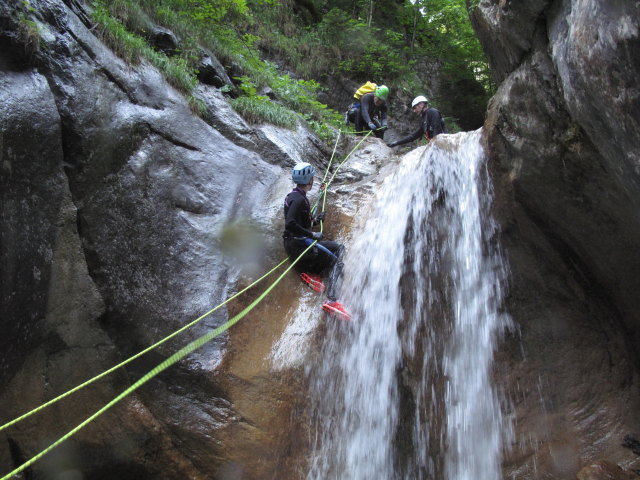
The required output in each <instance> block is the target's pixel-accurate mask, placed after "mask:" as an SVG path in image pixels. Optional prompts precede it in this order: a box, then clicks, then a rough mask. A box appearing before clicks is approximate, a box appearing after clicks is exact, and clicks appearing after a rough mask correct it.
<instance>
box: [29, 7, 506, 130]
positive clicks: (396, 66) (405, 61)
mask: <svg viewBox="0 0 640 480" xmlns="http://www.w3.org/2000/svg"><path fill="white" fill-rule="evenodd" d="M94 2H95V6H96V9H95V13H94V19H95V20H96V22H97V23H98V24H99V25H100V29H101V31H102V33H103V35H104V36H105V38H106V39H107V40H108V41H109V43H110V44H111V45H112V46H113V48H114V50H116V52H117V53H118V54H119V55H121V56H122V57H123V58H125V59H126V60H127V61H130V62H133V63H135V62H138V61H140V59H142V58H144V59H146V61H148V62H150V63H151V64H153V65H155V66H156V67H158V68H159V69H160V70H161V71H162V72H163V73H164V74H165V76H166V77H167V79H168V80H169V81H170V82H171V83H172V84H173V85H175V86H176V87H178V88H180V89H181V90H182V91H184V92H185V93H187V96H188V98H189V102H190V104H191V106H192V108H193V109H194V111H196V112H200V114H202V115H203V116H206V108H205V107H204V104H203V103H202V102H199V101H198V100H197V99H196V97H194V96H193V92H194V87H195V85H196V74H197V68H198V62H199V60H200V57H201V55H202V53H201V49H202V47H204V48H206V49H209V50H211V51H213V53H214V54H215V55H216V56H217V57H218V59H219V60H220V61H221V62H222V63H223V64H224V65H225V66H226V67H227V69H228V71H233V74H234V83H235V84H236V87H237V88H238V90H239V91H240V92H242V95H243V96H242V97H240V98H237V99H234V100H233V101H232V103H233V105H234V108H235V109H236V110H237V111H238V112H240V113H241V114H242V115H243V116H244V117H245V118H247V119H248V120H249V121H253V122H258V121H260V122H271V123H274V124H276V125H281V126H285V127H287V128H293V127H294V126H295V124H296V122H297V121H298V120H299V119H300V118H302V119H304V120H305V121H306V122H307V123H308V124H309V126H310V127H311V128H313V129H314V130H315V131H316V132H317V133H318V134H319V135H320V136H321V137H322V138H325V139H329V138H331V137H333V135H335V131H336V129H339V128H344V124H343V119H342V115H341V114H339V113H337V112H335V111H334V110H331V109H330V108H328V107H327V106H326V105H324V104H322V103H320V102H319V101H318V100H317V98H318V94H319V93H321V91H322V88H321V87H320V85H319V84H318V83H317V82H316V81H315V80H313V79H318V78H323V76H325V75H335V74H338V75H342V76H347V77H349V78H351V79H353V80H356V81H364V80H375V81H376V82H378V83H381V82H384V83H386V84H388V85H390V86H391V87H392V90H393V91H394V92H403V95H404V96H407V97H408V96H411V95H413V94H415V92H430V91H431V89H430V88H429V87H430V84H429V81H430V79H428V78H418V77H417V76H416V74H415V72H414V70H413V69H414V67H415V65H416V63H417V62H421V63H428V64H432V65H435V64H437V65H441V68H442V72H443V76H442V79H441V80H442V83H443V84H444V85H443V88H442V91H443V92H447V93H446V98H439V99H438V107H439V108H440V109H441V110H442V111H443V113H445V114H448V115H452V116H453V117H454V118H452V122H454V121H459V124H460V125H461V126H462V127H463V128H465V127H467V126H468V125H467V124H465V122H466V121H467V120H468V119H471V118H473V119H474V120H473V121H471V120H469V122H468V123H469V124H471V123H478V121H480V122H481V121H482V115H483V113H484V110H485V108H486V103H487V100H488V98H489V96H490V95H491V93H492V92H493V88H494V86H493V84H492V82H491V75H490V72H489V68H488V64H487V62H486V59H485V57H484V54H483V52H482V49H481V48H480V45H479V42H478V41H477V39H476V37H475V34H474V32H473V30H472V29H471V25H470V22H469V18H468V11H467V8H468V7H467V1H466V0H415V1H413V0H376V1H373V0H322V1H320V0H110V1H107V0H94ZM26 4H28V2H26V3H25V5H26ZM476 4H477V1H476V0H472V1H471V2H470V4H469V8H474V7H475V5H476ZM370 7H373V9H372V10H370ZM292 12H295V14H292ZM370 13H371V14H372V16H371V17H369V15H370ZM154 23H155V24H160V25H161V26H164V27H165V28H168V29H170V30H171V31H173V32H174V33H175V34H176V35H177V37H178V38H180V39H181V42H180V50H179V52H177V54H176V55H172V56H167V55H165V54H164V53H161V52H157V51H155V50H154V49H153V48H151V46H149V44H148V43H147V41H146V40H145V38H146V35H147V31H146V30H147V29H148V26H149V25H152V24H154ZM32 33H33V32H32ZM265 54H266V55H267V56H269V57H271V58H279V59H280V61H281V62H282V63H284V64H285V65H281V67H282V66H284V67H285V68H286V69H288V70H290V71H294V72H295V78H294V77H293V75H291V74H284V73H283V71H282V68H281V67H277V66H276V65H275V64H274V63H270V62H267V61H264V60H263V59H262V58H263V57H265ZM267 87H268V88H270V89H271V90H272V92H273V95H272V96H273V98H275V99H276V101H272V100H270V99H269V98H268V97H265V96H261V95H259V94H258V93H259V92H261V91H262V90H263V89H265V88H267ZM222 90H223V91H230V90H232V88H231V86H226V87H223V89H222ZM293 112H297V113H298V114H299V115H301V117H296V114H295V113H293ZM296 118H297V120H296ZM478 118H480V120H478Z"/></svg>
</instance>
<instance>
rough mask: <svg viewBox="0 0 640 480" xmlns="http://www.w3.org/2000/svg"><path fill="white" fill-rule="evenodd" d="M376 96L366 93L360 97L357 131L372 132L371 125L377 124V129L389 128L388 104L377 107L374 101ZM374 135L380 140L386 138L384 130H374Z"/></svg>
mask: <svg viewBox="0 0 640 480" xmlns="http://www.w3.org/2000/svg"><path fill="white" fill-rule="evenodd" d="M374 97H375V94H374V93H373V92H372V93H365V94H364V95H362V97H360V110H359V111H358V112H357V113H356V116H355V117H356V118H355V124H356V131H357V132H363V131H365V130H371V128H370V127H369V123H373V124H375V126H376V128H379V127H386V126H387V103H386V102H382V103H381V104H380V105H376V104H375V102H374V101H373V99H374ZM373 133H374V135H375V136H376V137H378V138H382V137H384V128H382V129H380V130H374V131H373Z"/></svg>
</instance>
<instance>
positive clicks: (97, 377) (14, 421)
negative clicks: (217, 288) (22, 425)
mask: <svg viewBox="0 0 640 480" xmlns="http://www.w3.org/2000/svg"><path fill="white" fill-rule="evenodd" d="M287 261H288V258H286V259H284V260H283V261H282V262H280V263H279V264H278V265H276V266H275V267H274V268H272V269H271V270H270V271H269V272H267V273H265V274H264V275H263V276H262V277H260V278H259V279H258V280H256V281H255V282H253V283H252V284H251V285H249V286H247V287H245V288H244V289H242V290H240V291H239V292H238V293H236V294H235V295H233V296H231V297H229V298H228V299H227V300H225V301H224V302H222V303H221V304H220V305H218V306H217V307H214V308H212V309H211V310H209V311H208V312H207V313H205V314H203V315H201V316H200V317H198V318H196V319H195V320H193V321H192V322H191V323H188V324H187V325H185V326H183V327H182V328H180V329H179V330H176V331H175V332H173V333H172V334H170V335H169V336H167V337H165V338H163V339H162V340H160V341H158V342H156V343H154V344H153V345H151V346H150V347H147V348H146V349H144V350H142V351H141V352H139V353H136V354H135V355H134V356H132V357H130V358H128V359H126V360H124V361H123V362H121V363H119V364H118V365H116V366H114V367H111V368H110V369H108V370H106V371H104V372H102V373H101V374H99V375H96V376H95V377H93V378H91V379H89V380H87V381H86V382H84V383H82V384H80V385H78V386H77V387H74V388H72V389H71V390H69V391H67V392H65V393H63V394H61V395H59V396H57V397H56V398H54V399H52V400H49V401H48V402H46V403H44V404H42V405H40V406H39V407H37V408H34V409H33V410H31V411H29V412H27V413H25V414H24V415H21V416H20V417H18V418H16V419H14V420H11V421H10V422H8V423H5V424H4V425H2V426H0V432H1V431H2V430H4V429H6V428H9V427H10V426H11V425H15V424H16V423H18V422H20V421H22V420H24V419H25V418H28V417H30V416H32V415H34V414H36V413H38V412H40V411H42V410H44V409H45V408H47V407H48V406H50V405H53V404H54V403H56V402H59V401H60V400H62V399H63V398H66V397H68V396H69V395H71V394H73V393H75V392H77V391H78V390H80V389H82V388H84V387H86V386H88V385H90V384H92V383H93V382H95V381H97V380H100V379H101V378H103V377H105V376H107V375H109V374H110V373H112V372H114V371H115V370H117V369H119V368H122V367H124V366H125V365H127V364H128V363H131V362H132V361H134V360H135V359H137V358H140V357H141V356H142V355H144V354H145V353H147V352H150V351H151V350H153V349H154V348H156V347H159V346H160V345H162V344H163V343H165V342H167V341H169V340H170V339H172V338H173V337H175V336H176V335H178V334H180V333H182V332H184V331H185V330H186V329H188V328H190V327H192V326H193V325H195V324H196V323H198V322H200V321H201V320H202V319H204V318H205V317H207V316H209V315H211V314H212V313H213V312H215V311H216V310H218V309H219V308H220V307H222V306H224V305H226V304H227V303H229V302H230V301H231V300H233V299H234V298H236V297H238V296H240V295H242V294H243V293H244V292H246V291H247V290H249V289H250V288H252V287H254V286H255V285H257V284H258V283H260V282H261V281H262V280H264V279H265V278H267V277H268V276H269V275H271V274H272V273H273V272H275V271H276V270H277V269H278V268H280V267H281V266H282V265H284V264H285V263H286V262H287Z"/></svg>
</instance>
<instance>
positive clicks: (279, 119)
mask: <svg viewBox="0 0 640 480" xmlns="http://www.w3.org/2000/svg"><path fill="white" fill-rule="evenodd" d="M231 106H232V107H233V109H234V110H235V111H236V112H238V113H239V114H240V115H242V117H243V118H245V119H246V120H247V121H248V122H251V123H260V122H266V123H271V124H273V125H278V126H280V127H284V128H289V129H292V130H293V129H294V128H295V126H296V122H297V116H296V114H295V113H293V112H292V111H291V110H289V109H288V108H286V107H283V106H282V105H279V104H277V103H275V102H273V101H271V99H270V98H269V97H266V96H263V95H254V96H251V97H238V98H235V99H232V100H231Z"/></svg>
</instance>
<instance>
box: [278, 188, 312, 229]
mask: <svg viewBox="0 0 640 480" xmlns="http://www.w3.org/2000/svg"><path fill="white" fill-rule="evenodd" d="M290 202H291V203H290V204H289V209H288V210H287V214H286V216H285V219H284V226H285V229H286V230H287V231H289V232H291V233H292V234H294V235H297V236H301V237H309V238H312V237H313V232H312V231H311V230H309V228H305V225H307V224H308V223H310V219H309V212H308V211H307V202H306V201H305V199H304V198H303V197H302V196H301V195H292V198H290ZM305 217H306V221H305ZM309 226H310V225H309Z"/></svg>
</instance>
